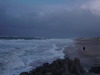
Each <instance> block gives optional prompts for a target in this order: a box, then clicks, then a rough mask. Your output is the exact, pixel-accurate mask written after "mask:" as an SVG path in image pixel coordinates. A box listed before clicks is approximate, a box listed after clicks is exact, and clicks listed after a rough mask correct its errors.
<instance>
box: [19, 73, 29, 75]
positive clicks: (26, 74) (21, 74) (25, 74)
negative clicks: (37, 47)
mask: <svg viewBox="0 0 100 75" xmlns="http://www.w3.org/2000/svg"><path fill="white" fill-rule="evenodd" d="M20 75H29V74H28V72H22V73H20Z"/></svg>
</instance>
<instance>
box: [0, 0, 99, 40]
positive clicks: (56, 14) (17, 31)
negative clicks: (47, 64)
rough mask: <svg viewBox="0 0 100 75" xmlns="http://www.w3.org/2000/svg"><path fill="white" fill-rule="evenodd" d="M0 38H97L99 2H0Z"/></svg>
mask: <svg viewBox="0 0 100 75" xmlns="http://www.w3.org/2000/svg"><path fill="white" fill-rule="evenodd" d="M0 36H20V37H45V38H77V37H100V0H9V1H8V0H0Z"/></svg>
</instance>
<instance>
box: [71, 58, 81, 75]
mask: <svg viewBox="0 0 100 75" xmlns="http://www.w3.org/2000/svg"><path fill="white" fill-rule="evenodd" d="M70 72H72V73H74V74H77V75H81V73H82V71H81V66H80V59H79V58H77V57H76V58H75V59H74V61H73V63H72V65H71V67H70Z"/></svg>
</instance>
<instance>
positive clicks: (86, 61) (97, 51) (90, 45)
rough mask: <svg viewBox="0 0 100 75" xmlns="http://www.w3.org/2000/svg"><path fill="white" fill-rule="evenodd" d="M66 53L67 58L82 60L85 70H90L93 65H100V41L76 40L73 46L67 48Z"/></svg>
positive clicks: (96, 39) (95, 39)
mask: <svg viewBox="0 0 100 75" xmlns="http://www.w3.org/2000/svg"><path fill="white" fill-rule="evenodd" d="M84 46H85V52H84V50H83V47H84ZM64 53H65V57H70V58H71V59H74V58H75V57H78V58H80V60H81V64H82V66H83V67H84V68H85V69H89V68H90V67H91V66H93V65H100V39H99V38H93V39H75V40H74V43H73V45H71V46H69V47H67V48H65V51H64Z"/></svg>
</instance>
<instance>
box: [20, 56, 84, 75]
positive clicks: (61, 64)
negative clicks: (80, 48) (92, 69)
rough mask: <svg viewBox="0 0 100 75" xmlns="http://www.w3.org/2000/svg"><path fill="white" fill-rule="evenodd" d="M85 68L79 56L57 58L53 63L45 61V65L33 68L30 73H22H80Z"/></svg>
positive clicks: (38, 74)
mask: <svg viewBox="0 0 100 75" xmlns="http://www.w3.org/2000/svg"><path fill="white" fill-rule="evenodd" d="M82 71H83V69H82V67H81V65H80V60H79V58H75V59H74V60H71V59H69V58H65V59H57V60H55V61H53V62H52V63H51V64H49V63H44V64H43V66H40V67H37V68H36V69H33V70H31V71H30V72H29V73H27V72H23V73H21V74H20V75H74V74H77V75H80V74H81V73H83V72H82Z"/></svg>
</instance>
